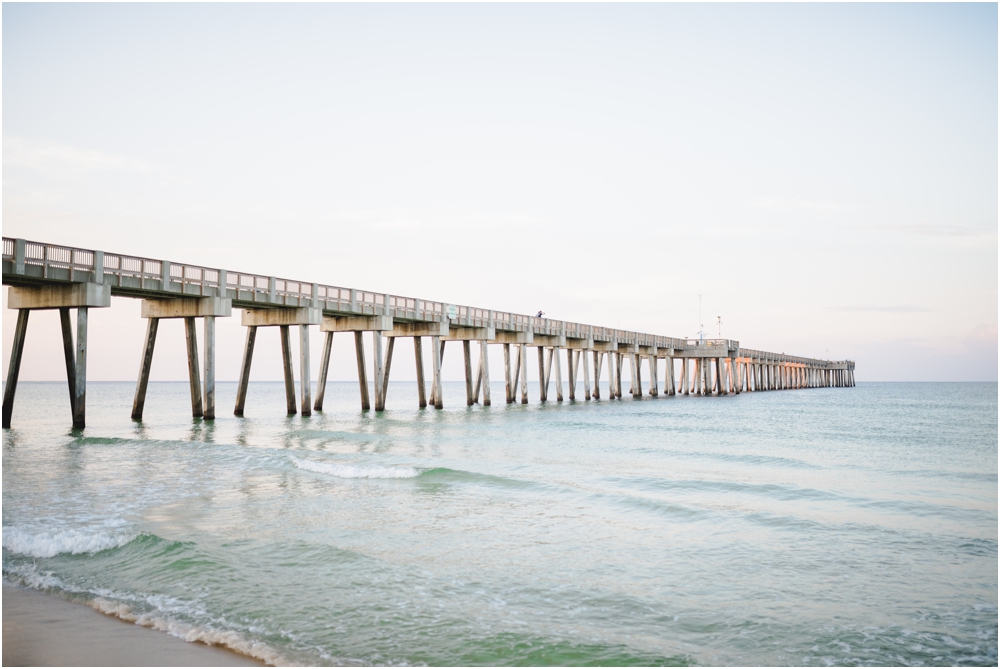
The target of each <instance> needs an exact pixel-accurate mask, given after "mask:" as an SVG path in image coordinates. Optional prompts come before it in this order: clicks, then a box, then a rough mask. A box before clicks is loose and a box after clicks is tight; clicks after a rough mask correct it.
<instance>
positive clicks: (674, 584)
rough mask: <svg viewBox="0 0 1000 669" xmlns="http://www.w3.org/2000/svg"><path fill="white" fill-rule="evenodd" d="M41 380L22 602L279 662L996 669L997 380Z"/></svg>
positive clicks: (15, 559)
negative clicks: (436, 393) (375, 395)
mask: <svg viewBox="0 0 1000 669" xmlns="http://www.w3.org/2000/svg"><path fill="white" fill-rule="evenodd" d="M132 392H133V385H132V384H129V383H91V384H90V385H89V387H88V407H87V412H88V427H87V429H86V430H85V431H83V432H73V431H71V430H70V429H69V424H70V417H69V401H68V399H67V393H66V388H65V383H51V384H48V383H24V384H21V386H20V387H19V388H18V392H17V403H16V406H15V410H14V419H13V420H14V429H11V430H5V431H4V436H3V577H4V580H5V582H10V583H17V584H21V585H27V586H30V587H35V588H42V589H51V590H54V591H56V592H58V593H60V594H62V595H63V596H67V597H70V598H76V599H81V600H85V601H93V600H96V601H95V603H94V605H95V606H97V607H99V608H101V609H102V610H105V611H108V612H111V613H113V614H116V615H121V616H123V617H126V618H128V619H138V620H139V622H141V623H143V624H147V625H153V626H158V627H160V628H161V629H166V630H168V631H171V632H173V633H175V634H178V635H180V636H185V637H187V638H192V639H193V638H202V639H204V640H208V641H214V642H217V643H226V644H228V645H230V646H232V647H235V648H238V649H240V650H242V651H243V652H247V653H251V654H255V655H256V656H258V657H262V658H265V659H269V660H270V661H272V662H297V663H304V664H422V663H426V664H432V665H473V664H520V665H523V664H602V665H646V664H739V665H757V664H793V665H799V664H805V665H826V664H838V665H845V664H877V665H884V664H905V665H920V664H934V665H954V664H974V665H993V666H995V665H996V664H997V520H998V519H997V384H995V383H987V384H971V383H970V384H902V383H901V384H859V385H858V387H856V388H850V389H836V388H825V389H812V390H799V391H780V392H769V393H750V394H743V395H740V396H738V397H722V398H695V397H692V398H679V397H675V398H658V399H651V398H647V399H644V400H639V401H636V400H632V399H626V400H619V401H612V402H609V401H601V402H575V403H569V402H566V403H563V404H561V405H560V404H557V403H555V402H549V403H548V404H547V405H540V404H530V405H527V406H522V405H510V406H506V405H504V404H502V399H503V388H502V387H501V386H497V385H496V384H494V388H493V397H494V398H500V402H501V403H500V404H499V405H494V406H492V407H489V408H483V407H474V408H472V409H467V408H466V407H465V406H463V405H464V401H463V399H464V397H463V394H464V385H463V384H448V385H447V387H446V390H445V392H446V405H447V408H446V409H445V410H444V411H435V410H433V409H431V410H423V411H420V410H416V409H413V407H415V406H416V389H415V385H414V384H407V383H393V384H391V386H390V390H389V402H388V410H387V411H386V412H385V413H384V415H381V416H375V415H374V414H373V413H367V414H362V413H361V412H360V411H359V410H358V408H357V405H358V400H357V388H356V385H355V384H352V383H331V384H330V385H329V387H328V390H327V401H326V405H327V410H326V411H325V412H324V413H323V414H316V415H314V416H312V417H310V418H302V417H300V416H295V417H285V416H284V390H283V387H282V385H281V384H269V383H258V384H253V385H252V386H251V388H250V394H249V399H248V401H247V416H248V417H247V418H245V419H237V418H234V417H232V416H230V415H228V413H229V409H228V407H230V406H232V402H233V398H234V397H235V387H234V385H232V384H220V385H219V389H218V397H219V400H218V401H219V411H220V414H221V415H220V417H219V418H218V419H217V420H216V421H214V423H208V422H204V421H201V420H199V419H191V418H190V416H189V414H190V406H189V403H188V395H187V393H188V390H187V385H186V384H182V383H153V384H150V390H149V395H148V399H147V404H146V416H145V420H144V421H143V422H142V423H135V422H133V421H131V420H130V419H129V417H128V416H129V411H130V407H131V399H132V397H131V396H132Z"/></svg>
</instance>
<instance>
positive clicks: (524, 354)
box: [517, 344, 528, 404]
mask: <svg viewBox="0 0 1000 669" xmlns="http://www.w3.org/2000/svg"><path fill="white" fill-rule="evenodd" d="M517 350H518V353H517V360H518V362H519V363H520V365H519V367H520V368H521V372H520V374H521V404H527V403H528V345H527V344H518V349H517Z"/></svg>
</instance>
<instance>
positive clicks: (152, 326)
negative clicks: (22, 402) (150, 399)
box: [63, 314, 160, 420]
mask: <svg viewBox="0 0 1000 669" xmlns="http://www.w3.org/2000/svg"><path fill="white" fill-rule="evenodd" d="M68 326H69V318H68V314H67V318H66V323H65V324H64V325H63V339H64V340H65V338H66V330H67V329H68ZM159 326H160V319H159V318H150V319H149V320H148V321H146V343H145V345H144V346H143V349H142V361H141V362H140V363H139V379H138V380H137V381H136V383H135V397H134V398H133V399H132V419H133V420H142V411H143V407H144V406H145V405H146V387H147V386H148V385H149V370H150V369H151V368H152V367H153V347H154V346H155V345H156V331H157V329H158V328H159ZM68 353H69V352H68ZM69 366H70V365H69V360H67V361H66V367H67V371H68V370H69Z"/></svg>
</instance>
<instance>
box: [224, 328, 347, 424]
mask: <svg viewBox="0 0 1000 669" xmlns="http://www.w3.org/2000/svg"><path fill="white" fill-rule="evenodd" d="M330 334H333V333H330ZM256 340H257V326H256V325H251V326H249V327H248V328H247V340H246V344H245V345H244V347H243V364H242V365H241V366H240V382H239V385H238V386H237V388H236V408H235V409H234V410H233V415H235V416H242V415H243V408H244V407H245V406H246V401H247V387H248V386H249V385H250V363H251V362H253V345H254V342H255V341H256Z"/></svg>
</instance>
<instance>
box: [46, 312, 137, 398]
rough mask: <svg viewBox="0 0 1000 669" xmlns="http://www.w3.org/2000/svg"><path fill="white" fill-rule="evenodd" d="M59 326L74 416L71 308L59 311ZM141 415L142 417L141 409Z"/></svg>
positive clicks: (74, 390)
mask: <svg viewBox="0 0 1000 669" xmlns="http://www.w3.org/2000/svg"><path fill="white" fill-rule="evenodd" d="M59 324H60V326H61V327H62V340H63V358H65V360H66V383H67V385H68V387H69V410H70V414H72V412H73V401H74V400H73V398H74V396H75V395H76V345H75V344H74V343H73V324H72V323H71V322H70V318H69V307H63V308H61V309H59ZM142 395H143V399H145V396H146V389H145V388H143V390H142ZM139 414H140V417H141V415H142V410H141V409H140V411H139ZM133 417H134V416H133Z"/></svg>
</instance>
